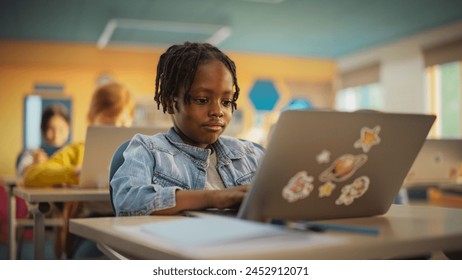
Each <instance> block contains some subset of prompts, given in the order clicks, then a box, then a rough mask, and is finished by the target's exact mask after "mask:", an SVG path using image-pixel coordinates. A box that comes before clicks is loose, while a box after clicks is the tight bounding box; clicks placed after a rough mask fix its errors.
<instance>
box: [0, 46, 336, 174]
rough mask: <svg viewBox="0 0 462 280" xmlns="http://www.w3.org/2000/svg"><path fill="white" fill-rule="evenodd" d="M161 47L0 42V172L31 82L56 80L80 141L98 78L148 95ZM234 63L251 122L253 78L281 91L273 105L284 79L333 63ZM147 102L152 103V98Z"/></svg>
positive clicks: (17, 136) (307, 76) (8, 164)
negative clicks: (106, 76) (105, 75)
mask: <svg viewBox="0 0 462 280" xmlns="http://www.w3.org/2000/svg"><path fill="white" fill-rule="evenodd" d="M162 51H163V49H159V50H135V49H128V48H126V49H115V48H109V49H104V50H98V49H97V48H96V46H95V45H82V44H64V43H35V42H9V41H0V127H1V135H2V136H1V139H2V140H1V145H0V176H13V175H14V162H15V159H16V156H17V154H18V153H19V151H20V150H21V146H22V133H23V131H22V122H23V99H24V96H25V95H27V94H30V93H32V91H33V87H34V84H36V83H50V84H62V85H64V87H65V94H66V95H67V96H69V97H71V98H72V100H73V116H72V119H73V140H74V141H75V140H83V139H84V137H85V128H86V113H87V111H86V110H87V108H88V104H89V101H90V97H91V94H92V93H93V91H94V89H95V86H96V81H97V79H98V77H99V76H100V75H101V74H103V73H108V74H110V75H112V77H114V78H115V79H116V80H118V81H120V82H122V83H124V84H126V85H127V86H128V87H129V88H130V89H131V91H132V92H133V93H134V94H135V95H149V96H153V92H154V82H155V80H154V79H155V69H156V65H157V61H158V57H159V55H160V54H161V52H162ZM228 55H229V56H230V57H231V58H232V59H233V60H234V61H235V62H236V65H237V74H238V80H239V84H240V87H241V96H240V98H239V102H238V106H239V108H241V109H242V110H243V112H244V116H245V119H246V120H245V123H247V124H249V123H251V122H252V119H251V116H252V115H253V114H252V111H253V107H252V105H251V104H250V103H249V100H248V96H247V93H248V91H249V90H250V89H251V86H252V85H253V83H254V81H255V80H256V79H272V80H273V81H274V82H275V85H276V87H277V88H278V90H279V91H280V92H281V95H282V97H281V99H280V102H279V103H278V104H280V105H278V107H281V106H282V105H283V104H285V103H287V101H288V100H289V99H290V93H288V92H287V89H286V87H285V85H284V83H285V81H287V80H291V81H309V82H313V83H328V82H331V81H332V80H333V79H334V75H335V74H336V67H335V63H334V61H329V60H315V59H307V58H295V57H277V56H265V55H254V54H241V53H228ZM153 106H155V103H154V101H153Z"/></svg>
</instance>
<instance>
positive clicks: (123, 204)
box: [111, 42, 264, 215]
mask: <svg viewBox="0 0 462 280" xmlns="http://www.w3.org/2000/svg"><path fill="white" fill-rule="evenodd" d="M238 96H239V86H238V83H237V77H236V67H235V64H234V62H233V61H232V60H231V59H230V58H229V57H228V56H227V55H225V54H224V53H223V52H222V51H220V50H219V49H218V48H216V47H214V46H212V45H210V44H206V43H189V42H186V43H184V44H181V45H173V46H171V47H170V48H169V49H168V50H167V51H166V52H165V53H164V54H162V56H161V57H160V60H159V63H158V65H157V77H156V89H155V96H154V100H155V101H156V102H157V106H158V108H160V106H162V109H163V112H164V113H168V114H170V115H171V117H172V120H173V127H172V128H170V129H169V131H168V132H167V133H159V134H156V135H150V136H148V135H140V134H138V135H136V136H134V138H133V139H132V140H131V142H130V143H129V145H128V147H127V149H126V150H125V153H124V158H125V162H124V163H123V164H122V165H121V166H120V168H119V169H118V170H117V172H116V173H115V175H114V177H113V179H112V181H111V186H112V187H113V202H114V206H115V209H116V212H117V215H150V214H159V215H160V214H175V213H179V212H181V211H183V210H193V209H205V208H220V209H222V208H230V207H235V206H237V205H239V204H240V203H241V201H242V199H243V197H244V195H245V193H246V191H247V189H248V188H249V184H250V183H251V181H252V178H253V176H254V174H255V172H256V170H257V166H258V164H259V162H260V160H261V159H262V156H263V153H264V151H263V149H262V148H261V147H260V146H258V145H256V144H255V143H252V142H249V141H245V140H239V139H237V138H233V137H228V136H223V135H222V133H223V132H224V131H225V129H226V126H227V125H228V123H229V122H230V121H231V117H232V114H233V112H234V110H236V108H237V104H236V102H237V99H238Z"/></svg>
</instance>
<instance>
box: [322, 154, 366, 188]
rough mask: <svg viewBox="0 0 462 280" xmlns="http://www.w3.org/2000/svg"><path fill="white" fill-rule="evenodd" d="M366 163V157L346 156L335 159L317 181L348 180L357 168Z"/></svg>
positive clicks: (361, 155) (363, 155)
mask: <svg viewBox="0 0 462 280" xmlns="http://www.w3.org/2000/svg"><path fill="white" fill-rule="evenodd" d="M366 161H367V155H365V154H360V155H357V156H355V155H351V154H346V155H342V156H340V157H339V158H337V159H336V160H335V161H334V162H333V163H332V164H331V165H330V166H329V168H327V169H326V170H324V171H323V172H322V173H321V175H319V181H321V182H328V181H334V182H342V181H345V180H346V179H348V178H350V177H351V176H352V175H353V174H354V173H355V172H356V170H358V168H360V167H361V166H362V165H363V164H364V163H365V162H366Z"/></svg>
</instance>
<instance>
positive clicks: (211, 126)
mask: <svg viewBox="0 0 462 280" xmlns="http://www.w3.org/2000/svg"><path fill="white" fill-rule="evenodd" d="M224 126H225V125H224V123H221V122H214V123H206V124H205V125H204V127H205V128H206V129H208V130H212V131H220V130H223V128H224Z"/></svg>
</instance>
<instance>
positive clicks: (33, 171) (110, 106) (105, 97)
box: [24, 83, 135, 258]
mask: <svg viewBox="0 0 462 280" xmlns="http://www.w3.org/2000/svg"><path fill="white" fill-rule="evenodd" d="M134 116H135V103H134V101H133V99H132V96H131V93H130V92H129V90H128V89H127V88H126V87H125V86H123V85H122V84H118V83H111V84H107V85H104V86H101V87H100V88H98V89H97V90H96V91H95V92H94V94H93V96H92V99H91V103H90V108H89V111H88V115H87V119H88V124H89V125H114V126H118V127H122V126H125V127H129V126H132V124H133V121H134ZM84 147H85V146H84V143H83V142H76V143H71V144H69V145H66V146H65V147H63V148H62V149H60V150H59V151H58V152H56V153H55V154H54V155H53V156H51V157H50V158H49V159H48V160H46V161H44V162H42V163H37V164H33V165H32V166H30V167H29V168H28V169H27V171H26V172H25V174H24V186H25V187H35V188H40V187H47V186H55V185H68V184H78V183H79V175H80V169H81V166H82V163H83V155H84ZM95 213H96V214H98V215H110V214H112V208H111V206H110V204H108V205H105V204H104V203H76V202H74V203H64V205H63V209H62V218H63V222H64V225H63V226H62V228H61V229H60V231H59V232H58V234H57V240H56V243H55V254H56V256H57V257H58V258H61V257H62V256H63V254H64V257H65V258H69V257H72V255H74V253H75V250H76V249H75V248H76V245H75V244H76V243H78V242H79V241H74V240H73V238H70V237H71V235H70V234H69V231H68V221H69V219H70V218H74V217H85V216H89V215H95ZM72 237H74V236H72ZM92 254H93V253H88V255H92ZM95 254H99V253H98V252H96V253H95Z"/></svg>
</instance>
